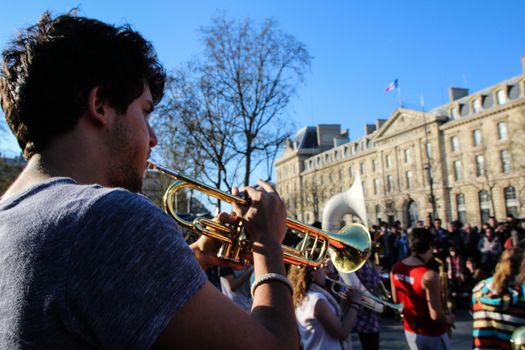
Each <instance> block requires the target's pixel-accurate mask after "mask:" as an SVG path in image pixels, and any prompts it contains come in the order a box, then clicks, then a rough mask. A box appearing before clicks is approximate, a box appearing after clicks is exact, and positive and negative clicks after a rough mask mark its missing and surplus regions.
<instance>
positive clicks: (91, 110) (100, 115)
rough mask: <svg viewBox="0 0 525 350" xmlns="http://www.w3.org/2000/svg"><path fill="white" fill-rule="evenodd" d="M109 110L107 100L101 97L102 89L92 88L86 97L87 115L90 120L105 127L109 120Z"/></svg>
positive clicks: (99, 87)
mask: <svg viewBox="0 0 525 350" xmlns="http://www.w3.org/2000/svg"><path fill="white" fill-rule="evenodd" d="M110 109H111V107H110V106H109V104H108V102H107V99H106V98H104V96H103V93H102V87H101V86H96V87H94V88H92V89H91V91H90V92H89V96H88V115H89V118H90V120H92V121H93V122H95V123H98V124H102V125H106V124H107V123H108V120H109V116H110Z"/></svg>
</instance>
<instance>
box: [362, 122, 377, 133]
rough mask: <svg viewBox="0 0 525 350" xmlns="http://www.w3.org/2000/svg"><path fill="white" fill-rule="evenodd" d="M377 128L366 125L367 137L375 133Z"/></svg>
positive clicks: (372, 125)
mask: <svg viewBox="0 0 525 350" xmlns="http://www.w3.org/2000/svg"><path fill="white" fill-rule="evenodd" d="M376 129H377V128H376V126H375V125H374V124H366V125H365V135H370V134H371V133H373V132H374V131H376Z"/></svg>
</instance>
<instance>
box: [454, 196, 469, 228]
mask: <svg viewBox="0 0 525 350" xmlns="http://www.w3.org/2000/svg"><path fill="white" fill-rule="evenodd" d="M456 208H457V212H458V220H459V221H461V222H462V223H464V224H465V223H467V208H466V206H465V195H464V194H463V193H458V194H457V195H456Z"/></svg>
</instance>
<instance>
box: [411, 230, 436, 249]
mask: <svg viewBox="0 0 525 350" xmlns="http://www.w3.org/2000/svg"><path fill="white" fill-rule="evenodd" d="M408 246H409V248H410V251H411V252H412V253H414V254H423V253H425V252H426V251H427V250H429V249H430V248H431V247H433V246H434V236H433V235H432V233H431V232H430V230H428V229H426V228H422V227H416V228H414V229H412V232H410V234H409V235H408Z"/></svg>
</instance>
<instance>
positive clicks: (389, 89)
mask: <svg viewBox="0 0 525 350" xmlns="http://www.w3.org/2000/svg"><path fill="white" fill-rule="evenodd" d="M394 89H397V79H396V80H394V81H393V82H391V83H390V84H388V86H387V87H386V88H385V92H389V91H392V90H394Z"/></svg>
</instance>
